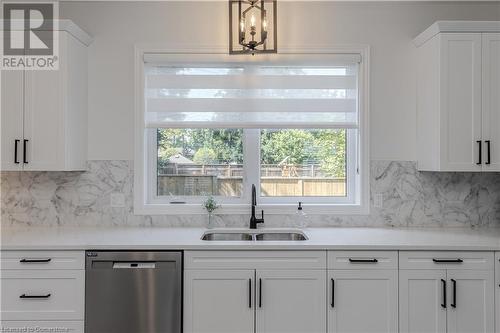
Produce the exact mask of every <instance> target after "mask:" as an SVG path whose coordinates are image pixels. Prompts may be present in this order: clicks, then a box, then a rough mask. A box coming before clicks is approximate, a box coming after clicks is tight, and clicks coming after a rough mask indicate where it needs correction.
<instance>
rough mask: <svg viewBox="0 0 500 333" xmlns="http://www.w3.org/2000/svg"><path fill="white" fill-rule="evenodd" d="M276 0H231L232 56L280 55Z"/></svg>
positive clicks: (230, 32) (230, 35)
mask: <svg viewBox="0 0 500 333" xmlns="http://www.w3.org/2000/svg"><path fill="white" fill-rule="evenodd" d="M276 17H277V3H276V0H229V54H242V53H250V54H255V53H276V52H277V51H278V48H277V30H276Z"/></svg>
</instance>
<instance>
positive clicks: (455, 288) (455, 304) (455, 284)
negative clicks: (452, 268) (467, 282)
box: [450, 279, 457, 308]
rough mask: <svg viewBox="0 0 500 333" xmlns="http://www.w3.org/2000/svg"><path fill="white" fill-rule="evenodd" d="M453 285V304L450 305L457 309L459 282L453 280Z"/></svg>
mask: <svg viewBox="0 0 500 333" xmlns="http://www.w3.org/2000/svg"><path fill="white" fill-rule="evenodd" d="M451 283H452V284H453V302H452V303H451V304H450V305H451V307H452V308H456V307H457V281H456V280H454V279H451Z"/></svg>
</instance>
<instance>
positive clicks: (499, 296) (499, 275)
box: [495, 252, 500, 333]
mask: <svg viewBox="0 0 500 333" xmlns="http://www.w3.org/2000/svg"><path fill="white" fill-rule="evenodd" d="M495 290H496V292H495V297H496V298H495V306H496V308H495V311H496V315H495V323H496V332H497V333H500V252H497V253H496V254H495Z"/></svg>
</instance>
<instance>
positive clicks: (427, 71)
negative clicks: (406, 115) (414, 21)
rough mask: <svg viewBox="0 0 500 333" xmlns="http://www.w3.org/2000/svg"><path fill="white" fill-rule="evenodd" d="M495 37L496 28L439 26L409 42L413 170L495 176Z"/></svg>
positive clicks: (498, 122)
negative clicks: (413, 48)
mask: <svg viewBox="0 0 500 333" xmlns="http://www.w3.org/2000/svg"><path fill="white" fill-rule="evenodd" d="M486 32H488V33H486ZM499 36H500V23H499V22H446V21H443V22H437V23H435V24H434V25H432V26H431V27H429V29H427V30H426V31H424V32H423V33H422V34H420V35H419V36H418V37H417V38H415V40H414V42H415V44H416V45H417V70H416V72H417V147H418V149H417V160H418V169H419V170H421V171H472V172H474V171H500V134H499V131H498V128H499V126H500V102H499V101H500V97H499V96H498V95H499V94H498V91H499V89H500V85H499V82H500V67H499V66H500V42H499V39H500V37H499Z"/></svg>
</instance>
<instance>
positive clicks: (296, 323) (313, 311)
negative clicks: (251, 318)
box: [256, 270, 326, 333]
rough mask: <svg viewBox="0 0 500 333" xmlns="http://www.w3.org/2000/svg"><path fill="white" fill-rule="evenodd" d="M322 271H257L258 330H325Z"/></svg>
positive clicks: (282, 332) (316, 332)
mask: <svg viewBox="0 0 500 333" xmlns="http://www.w3.org/2000/svg"><path fill="white" fill-rule="evenodd" d="M325 279H326V273H325V271H324V270H307V271H306V270H303V271H302V270H262V271H257V280H256V282H257V289H256V292H257V295H256V302H257V304H256V306H257V307H256V309H257V310H256V316H257V317H256V322H257V330H256V332H259V333H293V332H296V333H304V332H307V333H324V332H326V310H325V306H326V281H325Z"/></svg>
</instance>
